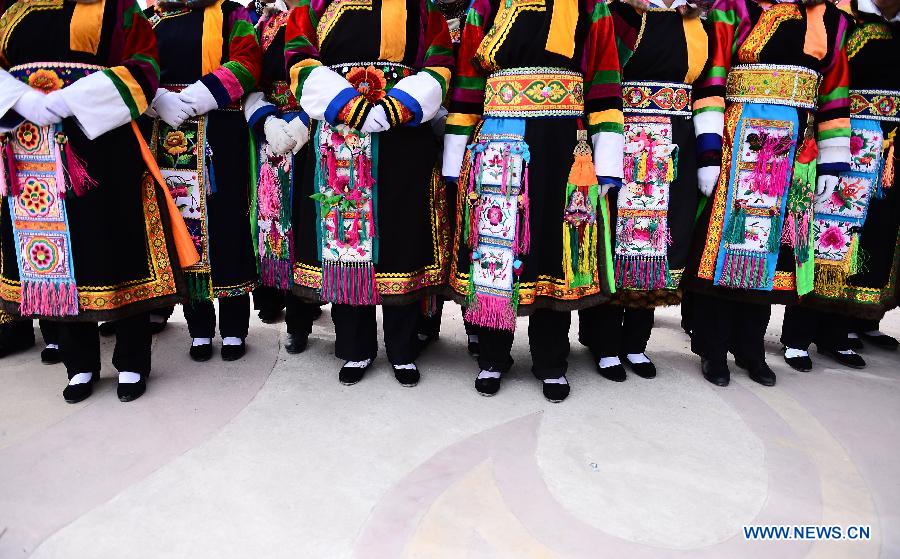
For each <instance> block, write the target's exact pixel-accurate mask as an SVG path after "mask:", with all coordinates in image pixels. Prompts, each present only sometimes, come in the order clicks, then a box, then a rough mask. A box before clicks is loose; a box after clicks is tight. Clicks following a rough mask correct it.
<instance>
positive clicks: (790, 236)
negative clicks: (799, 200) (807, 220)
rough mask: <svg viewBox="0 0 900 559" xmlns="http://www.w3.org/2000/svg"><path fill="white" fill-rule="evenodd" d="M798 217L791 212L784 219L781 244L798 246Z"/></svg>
mask: <svg viewBox="0 0 900 559" xmlns="http://www.w3.org/2000/svg"><path fill="white" fill-rule="evenodd" d="M796 225H797V219H796V217H795V216H794V214H792V213H789V214H788V215H787V217H786V218H785V219H784V225H783V226H782V229H781V244H783V245H787V246H789V247H791V248H793V247H795V246H797V230H796Z"/></svg>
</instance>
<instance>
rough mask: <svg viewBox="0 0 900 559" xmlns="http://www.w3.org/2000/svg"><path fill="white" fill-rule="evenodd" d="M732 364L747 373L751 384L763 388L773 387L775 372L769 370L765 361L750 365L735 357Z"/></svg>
mask: <svg viewBox="0 0 900 559" xmlns="http://www.w3.org/2000/svg"><path fill="white" fill-rule="evenodd" d="M734 364H735V365H737V366H738V367H740V368H741V369H744V370H745V371H747V376H749V377H750V380H752V381H753V382H758V383H759V384H761V385H763V386H775V372H774V371H772V369H770V368H769V365H767V364H766V362H765V360H763V361H759V362H756V363H751V362H749V361H744V360H743V359H741V358H739V357H737V356H735V358H734Z"/></svg>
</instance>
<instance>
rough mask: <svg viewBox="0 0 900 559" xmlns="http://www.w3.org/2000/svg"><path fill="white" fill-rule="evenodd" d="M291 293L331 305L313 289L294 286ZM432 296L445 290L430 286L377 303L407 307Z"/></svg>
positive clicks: (321, 303) (391, 296)
mask: <svg viewBox="0 0 900 559" xmlns="http://www.w3.org/2000/svg"><path fill="white" fill-rule="evenodd" d="M292 293H293V294H294V295H296V296H297V297H299V298H300V299H302V300H303V301H304V302H305V303H313V304H316V305H327V304H331V301H326V300H324V299H322V298H321V297H320V296H319V290H318V289H314V288H312V287H306V286H303V285H294V288H293V290H292ZM432 295H445V290H444V288H443V286H441V285H430V286H427V287H422V288H420V289H417V290H415V291H410V292H409V293H402V294H398V295H381V301H380V302H379V303H378V304H379V305H408V304H410V303H415V302H418V301H421V300H423V299H425V298H426V297H431V296H432Z"/></svg>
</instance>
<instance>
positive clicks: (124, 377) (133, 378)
mask: <svg viewBox="0 0 900 559" xmlns="http://www.w3.org/2000/svg"><path fill="white" fill-rule="evenodd" d="M139 380H141V375H139V374H137V373H132V372H131V371H119V384H134V383H136V382H137V381H139Z"/></svg>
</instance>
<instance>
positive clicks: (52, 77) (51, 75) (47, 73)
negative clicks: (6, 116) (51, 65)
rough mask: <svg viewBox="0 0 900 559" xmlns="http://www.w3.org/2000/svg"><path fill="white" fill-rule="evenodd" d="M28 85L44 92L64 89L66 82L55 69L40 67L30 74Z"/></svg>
mask: <svg viewBox="0 0 900 559" xmlns="http://www.w3.org/2000/svg"><path fill="white" fill-rule="evenodd" d="M28 85H30V86H31V87H33V88H35V89H39V90H41V91H43V92H44V93H50V92H51V91H56V90H58V89H62V88H63V86H64V85H66V84H65V82H63V81H62V78H60V77H59V74H57V73H56V72H55V71H53V70H46V69H40V70H37V71H35V72H34V73H33V74H31V75H30V76H28Z"/></svg>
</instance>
